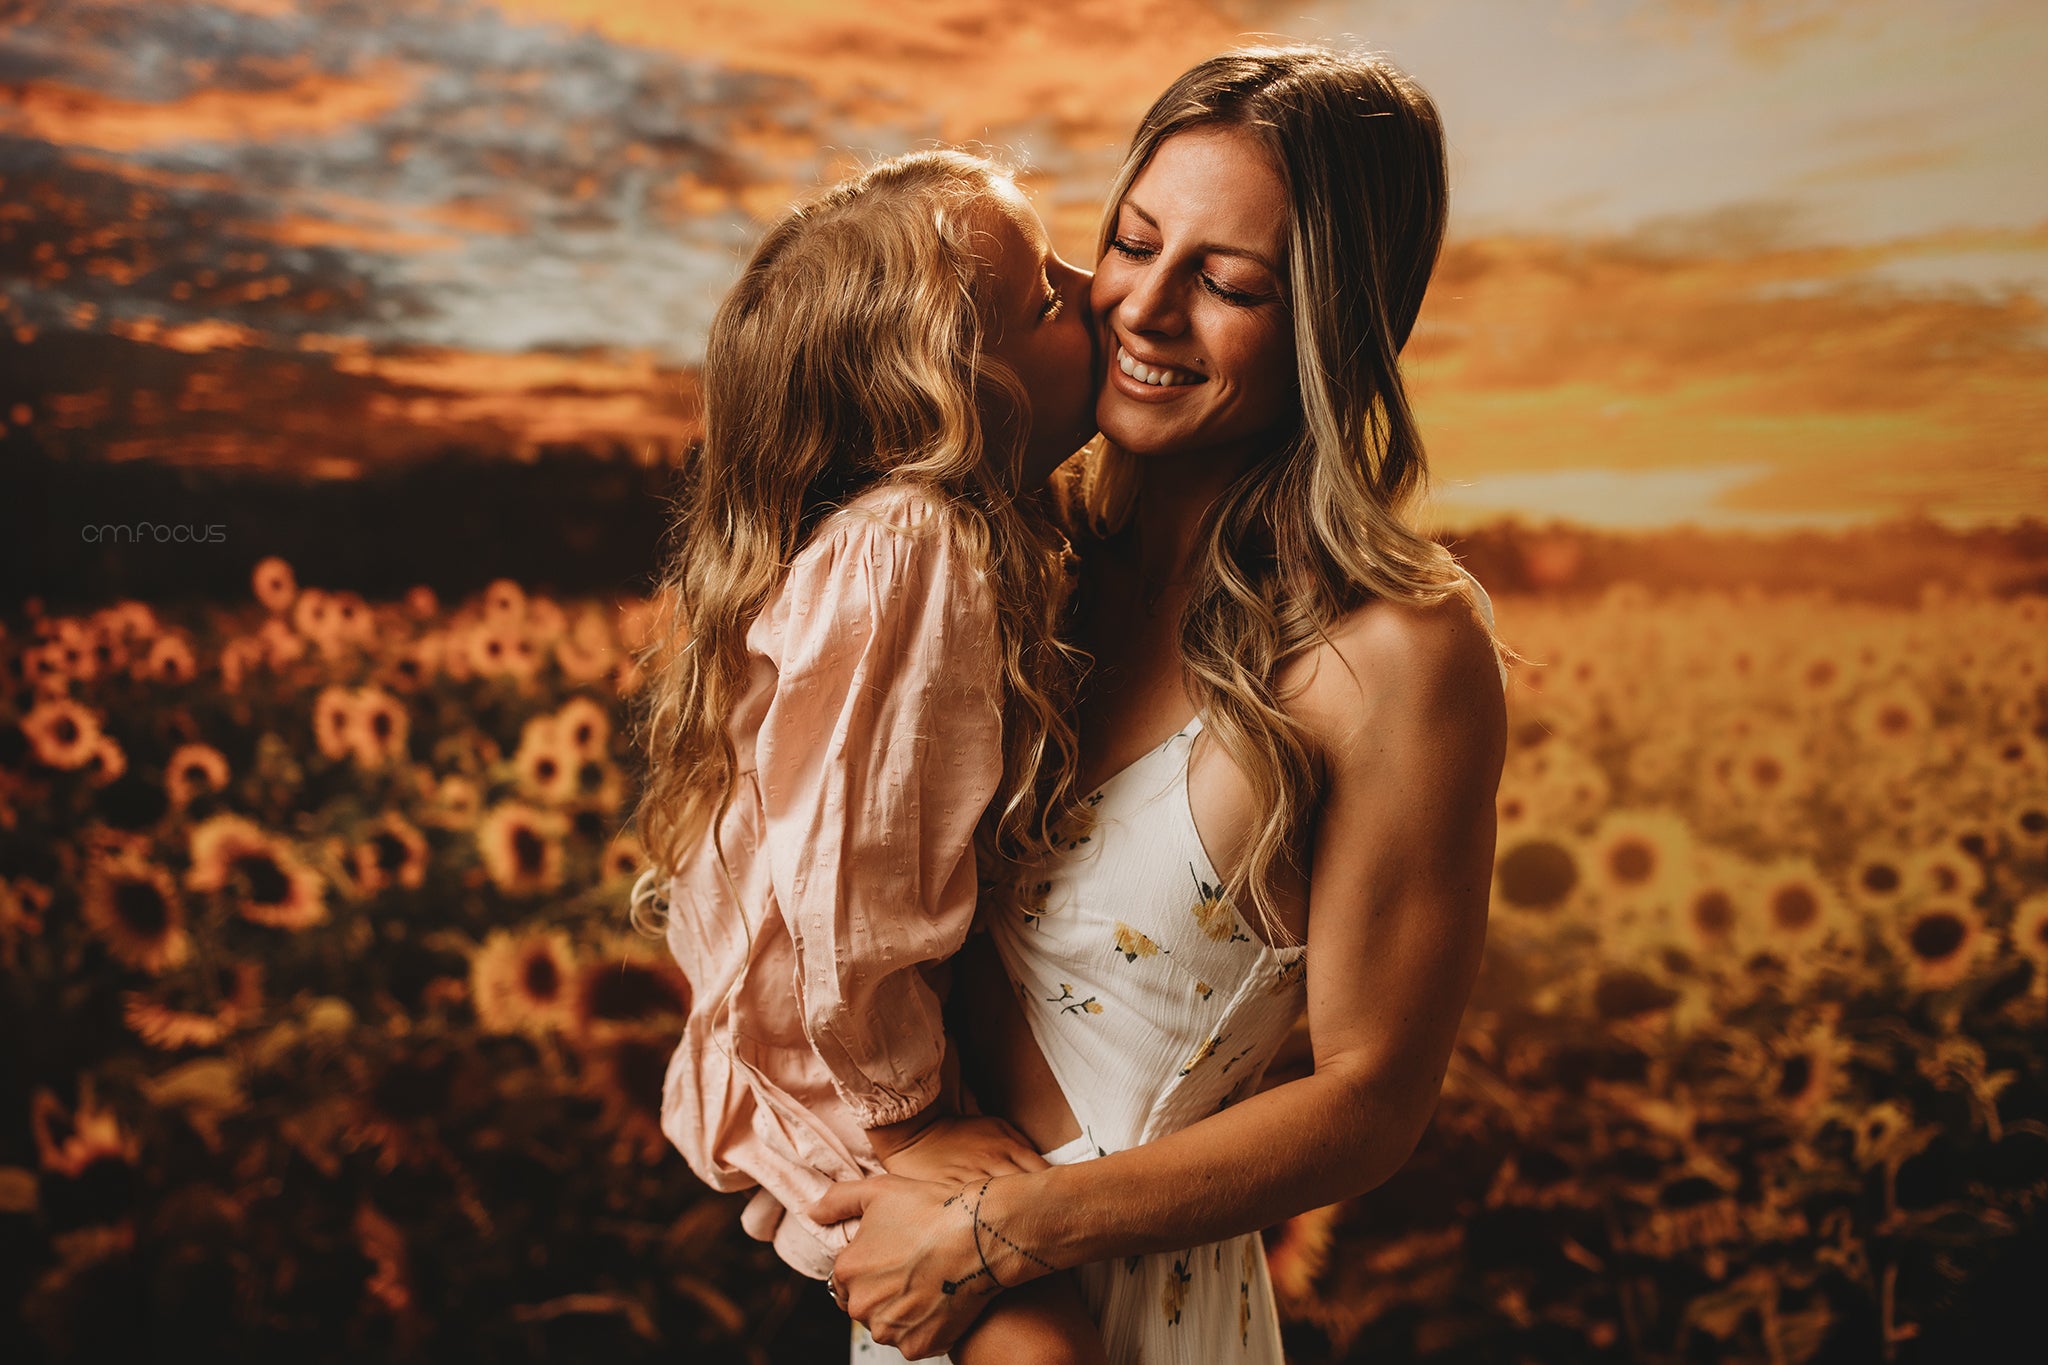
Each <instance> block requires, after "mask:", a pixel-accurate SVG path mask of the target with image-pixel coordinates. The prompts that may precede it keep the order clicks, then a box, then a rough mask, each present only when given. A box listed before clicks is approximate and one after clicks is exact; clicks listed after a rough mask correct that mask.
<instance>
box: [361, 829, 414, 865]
mask: <svg viewBox="0 0 2048 1365" xmlns="http://www.w3.org/2000/svg"><path fill="white" fill-rule="evenodd" d="M370 845H371V847H372V848H373V849H375V851H376V854H377V866H378V867H380V868H382V869H383V870H384V871H386V872H396V871H397V870H398V869H399V868H401V867H404V866H405V859H406V855H407V853H408V852H409V851H410V850H408V849H407V848H406V846H405V840H403V839H401V838H399V837H398V836H397V835H396V834H393V833H392V832H391V831H390V830H379V831H378V832H377V833H376V834H375V835H374V836H372V837H371V839H370Z"/></svg>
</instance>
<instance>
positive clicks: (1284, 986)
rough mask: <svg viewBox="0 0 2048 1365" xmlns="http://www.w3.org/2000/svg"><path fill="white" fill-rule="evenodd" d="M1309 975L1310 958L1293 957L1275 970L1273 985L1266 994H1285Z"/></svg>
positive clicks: (1267, 988) (1269, 986) (1304, 956)
mask: <svg viewBox="0 0 2048 1365" xmlns="http://www.w3.org/2000/svg"><path fill="white" fill-rule="evenodd" d="M1307 975H1308V957H1307V956H1306V955H1305V954H1304V955H1301V956H1297V957H1291V958H1289V959H1287V961H1285V962H1283V963H1281V964H1280V965H1279V966H1278V967H1277V968H1275V969H1274V971H1273V980H1272V983H1271V984H1270V985H1268V986H1267V987H1266V994H1268V995H1281V994H1284V993H1285V992H1287V991H1289V990H1291V989H1293V987H1294V986H1295V985H1296V984H1298V983H1299V982H1300V981H1301V979H1302V978H1303V977H1305V976H1307Z"/></svg>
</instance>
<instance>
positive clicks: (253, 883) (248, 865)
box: [234, 853, 292, 905]
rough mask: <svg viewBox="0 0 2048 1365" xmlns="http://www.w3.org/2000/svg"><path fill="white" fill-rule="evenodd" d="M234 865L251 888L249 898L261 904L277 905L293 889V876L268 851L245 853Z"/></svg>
mask: <svg viewBox="0 0 2048 1365" xmlns="http://www.w3.org/2000/svg"><path fill="white" fill-rule="evenodd" d="M234 867H235V871H236V872H238V873H240V874H241V877H242V880H243V882H244V883H246V884H247V886H248V888H249V899H250V900H253V901H255V902H256V903H257V904H259V905H276V904H277V903H278V902H280V901H282V900H283V899H284V898H285V895H286V894H287V893H288V892H289V891H290V890H291V887H292V882H291V878H289V877H287V876H285V874H284V869H283V868H281V867H279V866H278V865H277V859H275V858H273V857H271V856H270V855H269V854H268V853H244V854H242V855H241V856H240V857H238V858H236V859H235V863H234Z"/></svg>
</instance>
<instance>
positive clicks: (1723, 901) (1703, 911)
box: [1692, 891, 1735, 938]
mask: <svg viewBox="0 0 2048 1365" xmlns="http://www.w3.org/2000/svg"><path fill="white" fill-rule="evenodd" d="M1692 922H1693V923H1694V924H1696V925H1698V926H1699V927H1700V931H1701V932H1702V933H1705V934H1709V935H1711V936H1713V937H1715V938H1719V937H1721V936H1722V935H1724V934H1726V933H1727V932H1728V931H1729V930H1730V929H1733V928H1734V927H1735V902H1734V901H1732V900H1730V899H1728V893H1727V892H1725V891H1702V892H1701V893H1700V894H1699V895H1698V896H1697V897H1695V898H1694V900H1693V903H1692Z"/></svg>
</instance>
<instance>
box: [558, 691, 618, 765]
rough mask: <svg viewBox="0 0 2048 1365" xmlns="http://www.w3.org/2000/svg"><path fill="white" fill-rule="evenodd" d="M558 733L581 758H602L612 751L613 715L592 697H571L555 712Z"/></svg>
mask: <svg viewBox="0 0 2048 1365" xmlns="http://www.w3.org/2000/svg"><path fill="white" fill-rule="evenodd" d="M555 733H556V735H557V736H558V737H559V738H560V739H561V741H562V742H563V743H565V744H567V745H568V746H569V748H570V749H572V750H573V751H574V752H575V754H576V757H577V758H579V759H587V758H594V759H602V758H604V757H605V756H606V755H607V754H608V753H609V752H610V751H611V738H612V717H611V712H609V711H607V710H605V708H604V707H602V706H600V705H599V704H598V703H596V702H595V701H592V700H591V699H590V698H589V697H586V696H582V695H578V696H574V697H571V698H569V700H567V701H565V702H563V703H562V706H561V709H560V710H558V711H556V712H555Z"/></svg>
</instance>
